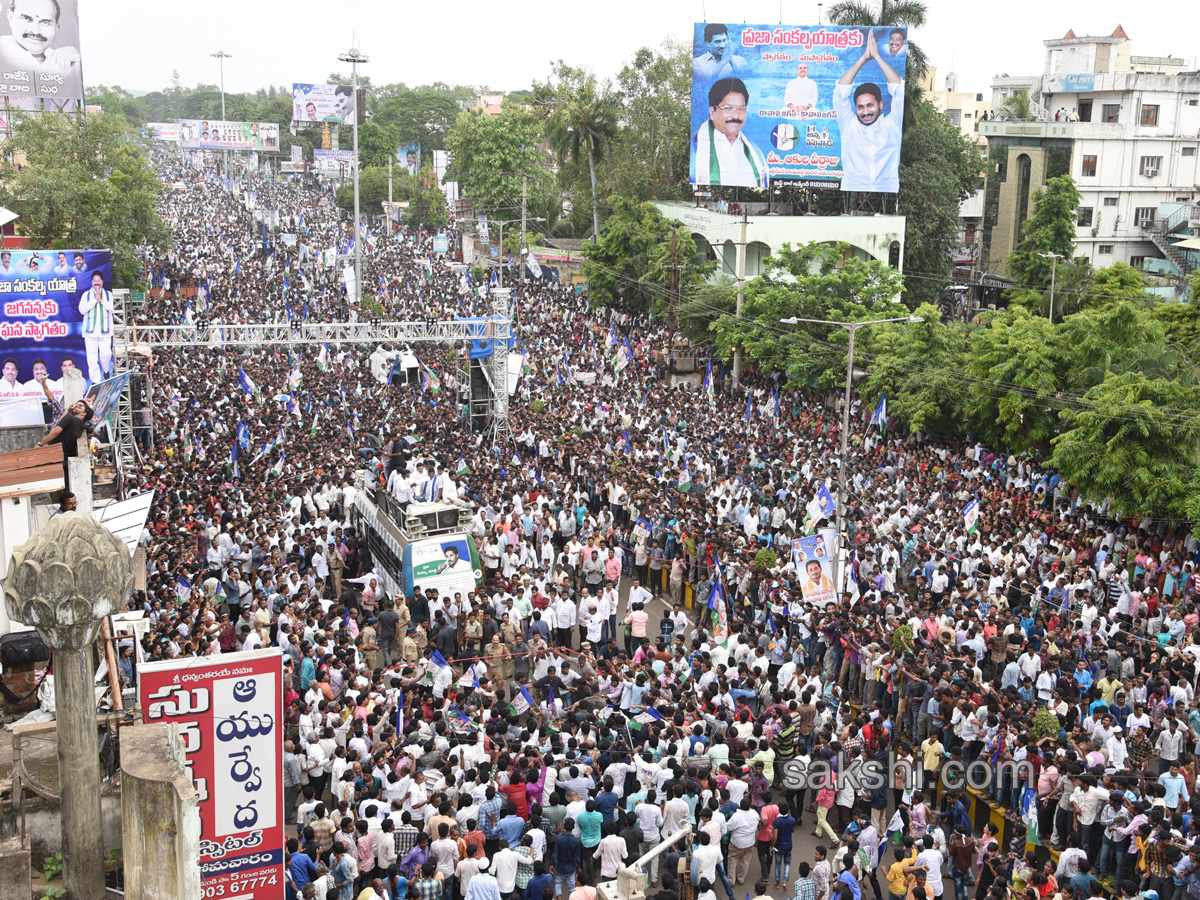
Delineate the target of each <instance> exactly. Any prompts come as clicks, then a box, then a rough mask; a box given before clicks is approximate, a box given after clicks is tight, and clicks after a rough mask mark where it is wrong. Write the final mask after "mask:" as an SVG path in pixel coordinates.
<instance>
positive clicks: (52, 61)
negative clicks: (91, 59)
mask: <svg viewBox="0 0 1200 900" xmlns="http://www.w3.org/2000/svg"><path fill="white" fill-rule="evenodd" d="M2 6H3V13H4V14H3V16H0V94H5V95H8V96H9V97H10V98H12V99H13V100H14V101H15V105H17V106H19V107H21V108H22V109H51V110H74V109H78V108H79V107H80V105H82V103H83V67H82V65H81V64H80V56H79V7H78V3H77V0H4V2H3V4H2Z"/></svg>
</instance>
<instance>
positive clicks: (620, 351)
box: [612, 338, 633, 374]
mask: <svg viewBox="0 0 1200 900" xmlns="http://www.w3.org/2000/svg"><path fill="white" fill-rule="evenodd" d="M632 362H633V348H632V347H630V346H629V339H628V338H626V339H625V340H624V341H623V342H622V343H621V346H620V347H618V348H617V352H616V354H615V355H614V356H613V359H612V364H613V371H615V372H616V373H617V374H620V373H621V372H624V371H625V369H627V368H628V367H629V365H630V363H632Z"/></svg>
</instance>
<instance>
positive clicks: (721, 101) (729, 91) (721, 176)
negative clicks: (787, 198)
mask: <svg viewBox="0 0 1200 900" xmlns="http://www.w3.org/2000/svg"><path fill="white" fill-rule="evenodd" d="M749 102H750V92H749V91H747V90H746V85H745V83H744V82H743V81H742V79H740V78H722V79H720V80H719V81H717V82H716V83H715V84H713V86H712V87H711V88H710V89H709V91H708V121H707V122H705V123H704V124H703V125H701V126H700V130H699V131H697V132H696V134H695V135H694V136H693V138H692V161H693V162H692V164H693V166H694V167H695V169H694V171H693V175H694V177H693V178H692V183H693V184H721V185H740V186H742V187H766V186H767V176H768V172H767V161H766V158H765V157H764V156H763V154H762V151H760V150H759V149H758V148H757V147H755V146H754V145H753V144H752V143H751V142H750V141H749V140H748V139H747V138H746V136H745V135H743V134H742V128H743V127H744V126H745V124H746V116H747V115H748V113H749Z"/></svg>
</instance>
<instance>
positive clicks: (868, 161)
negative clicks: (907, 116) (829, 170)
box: [833, 31, 904, 192]
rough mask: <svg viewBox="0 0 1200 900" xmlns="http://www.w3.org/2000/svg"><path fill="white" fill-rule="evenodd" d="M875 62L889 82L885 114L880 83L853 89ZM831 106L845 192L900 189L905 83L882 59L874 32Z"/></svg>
mask: <svg viewBox="0 0 1200 900" xmlns="http://www.w3.org/2000/svg"><path fill="white" fill-rule="evenodd" d="M871 59H874V60H875V62H877V63H878V64H879V68H880V69H881V70H882V71H883V74H884V77H885V78H886V79H887V91H888V95H889V97H890V99H891V103H890V106H889V107H888V109H887V110H886V111H885V109H884V103H883V94H882V92H881V91H880V89H879V85H877V84H874V83H873V82H864V83H863V84H860V85H859V86H858V87H857V88H855V87H854V79H855V78H856V77H857V75H858V73H859V71H860V70H861V69H862V67H863V66H864V65H866V63H867V61H868V60H871ZM833 102H834V107H835V108H836V109H837V114H838V127H839V128H840V129H841V133H842V190H843V191H892V192H894V191H896V190H897V189H898V188H899V183H900V175H899V168H900V132H901V130H902V129H903V127H904V81H903V80H902V79H901V78H900V76H899V75H897V74H896V70H895V69H893V68H892V67H891V66H889V65H888V64H887V62H885V61H884V58H883V54H881V53H880V52H879V46H878V44H877V43H876V42H875V33H874V32H873V31H868V32H867V44H866V48H865V49H864V50H863V54H862V56H861V57H859V59H858V60H857V61H856V62H855V63H854V65H852V66H851V67H850V68H849V69H847V70H846V74H845V75H843V76H842V77H841V79H839V81H838V83H837V86H836V87H835V88H834V89H833Z"/></svg>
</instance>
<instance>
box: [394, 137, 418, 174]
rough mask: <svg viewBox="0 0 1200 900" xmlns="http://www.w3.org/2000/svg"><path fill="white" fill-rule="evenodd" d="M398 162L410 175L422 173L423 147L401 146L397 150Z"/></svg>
mask: <svg viewBox="0 0 1200 900" xmlns="http://www.w3.org/2000/svg"><path fill="white" fill-rule="evenodd" d="M396 161H397V162H398V163H400V165H401V166H403V167H404V171H406V172H408V174H409V175H416V174H417V173H418V172H420V171H421V145H420V144H401V145H400V146H398V147H397V148H396Z"/></svg>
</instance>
